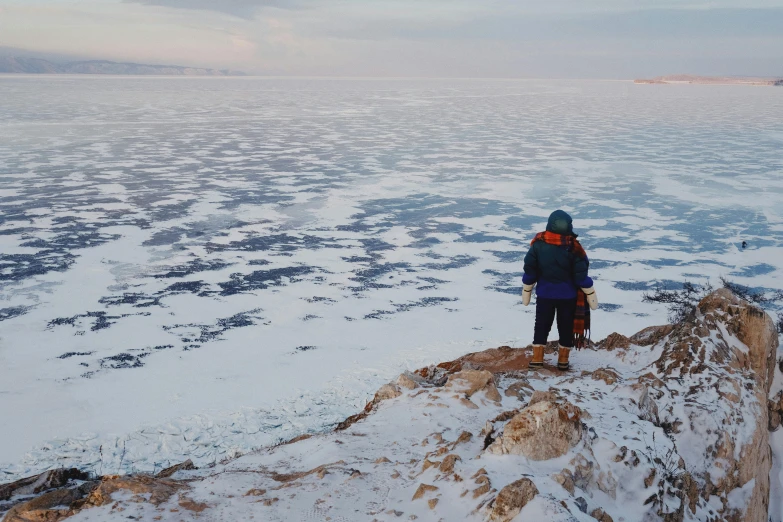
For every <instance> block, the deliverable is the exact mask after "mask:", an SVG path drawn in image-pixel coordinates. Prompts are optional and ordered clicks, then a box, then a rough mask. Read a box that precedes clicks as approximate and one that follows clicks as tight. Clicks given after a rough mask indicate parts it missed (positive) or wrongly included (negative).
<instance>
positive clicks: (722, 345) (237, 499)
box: [0, 290, 783, 522]
mask: <svg viewBox="0 0 783 522" xmlns="http://www.w3.org/2000/svg"><path fill="white" fill-rule="evenodd" d="M777 343H778V336H777V332H776V331H775V328H774V324H773V322H772V320H771V318H770V317H769V316H767V315H766V314H765V313H763V312H762V311H761V310H760V309H758V308H756V307H754V306H752V305H750V304H748V303H746V302H744V301H741V300H739V299H738V298H736V297H735V296H734V295H732V294H731V293H730V292H728V291H725V290H719V291H717V292H715V293H713V294H711V295H710V296H708V297H707V298H706V299H704V300H703V301H702V302H701V303H700V305H699V307H698V311H697V314H696V316H695V317H694V318H693V319H692V320H689V321H688V322H684V323H681V324H677V325H670V326H660V327H651V328H647V329H645V330H643V331H641V332H639V333H637V334H636V335H633V336H630V337H626V336H622V335H620V334H613V335H611V336H609V337H607V339H605V340H604V341H602V342H600V343H597V345H596V346H595V347H594V348H592V349H586V350H582V351H579V352H574V354H573V356H572V364H573V370H572V371H571V372H567V373H563V372H559V371H557V370H554V369H552V368H551V367H545V368H544V369H539V370H528V368H527V361H529V358H530V353H531V351H530V349H529V348H526V349H513V348H508V347H501V348H498V349H493V350H487V351H485V352H480V353H476V354H468V355H466V356H464V357H461V358H460V359H457V360H456V361H450V362H446V363H442V364H440V365H437V366H432V367H429V368H424V369H421V370H418V371H416V372H414V373H405V374H403V375H402V376H400V377H399V378H397V379H395V381H394V383H393V384H392V383H390V384H387V385H384V386H382V387H381V389H379V390H378V393H376V394H375V396H374V398H373V399H372V401H370V402H369V403H368V404H367V406H366V407H365V409H364V411H362V412H361V413H359V414H357V415H355V416H353V417H351V418H349V419H347V420H346V421H345V422H343V423H341V424H340V425H339V426H337V429H336V430H335V431H334V432H331V433H327V434H321V435H313V436H306V437H297V438H296V439H294V440H292V441H290V442H289V443H287V444H281V445H279V446H276V447H273V448H268V449H265V450H262V451H260V452H256V453H254V454H251V455H247V456H245V457H241V458H239V459H237V460H235V461H232V462H229V463H226V464H221V465H215V466H213V467H211V468H207V469H200V470H195V469H191V468H192V466H191V465H189V464H188V463H183V464H182V465H179V466H175V467H173V468H170V470H166V471H164V472H163V474H168V471H171V473H173V475H172V476H171V477H168V478H161V477H150V476H135V477H104V478H103V479H101V480H99V481H86V482H85V481H81V480H76V481H73V480H72V481H71V482H69V484H68V486H67V487H66V488H60V489H54V490H50V491H48V492H44V493H43V495H42V496H39V497H37V498H35V499H33V500H31V501H28V502H26V503H19V504H17V505H16V506H15V507H14V508H13V510H12V512H9V514H8V516H9V517H12V518H10V519H9V518H7V520H10V521H11V522H23V521H24V522H29V521H30V520H54V521H59V520H61V519H64V518H68V517H69V516H71V515H72V514H74V513H76V512H78V511H79V510H82V509H87V508H90V509H92V510H95V513H96V517H97V518H96V519H100V520H107V521H112V520H127V519H129V518H135V519H137V520H138V519H143V520H153V519H156V517H161V519H165V517H166V516H168V514H170V513H176V519H177V520H193V521H195V520H203V519H210V517H212V518H215V519H226V520H228V519H231V520H245V519H249V517H250V516H251V515H252V516H253V517H255V518H256V519H258V518H259V517H260V518H263V519H264V520H269V521H283V520H293V519H308V518H313V517H317V518H323V519H326V518H327V517H328V518H331V519H332V520H376V521H381V520H421V521H424V520H473V521H476V522H478V521H481V522H485V521H487V520H490V521H492V522H498V521H503V522H510V521H512V520H541V521H547V520H552V521H557V522H565V521H569V522H571V521H574V520H585V518H586V517H587V518H589V519H594V520H599V521H601V522H614V521H616V520H624V521H626V522H654V521H663V522H681V521H697V520H698V521H702V520H709V521H710V522H768V521H767V513H768V506H769V493H770V476H769V473H770V465H771V462H770V447H769V431H768V428H769V429H774V428H775V427H777V426H779V424H780V416H781V414H782V413H783V392H782V393H781V394H778V395H776V396H774V397H771V398H770V397H769V391H770V386H771V384H772V381H773V376H774V375H775V372H776V371H780V370H779V369H777V367H776V365H775V364H774V363H775V353H776V350H777ZM780 377H781V376H780V375H778V378H780ZM177 477H179V480H178V479H177ZM183 477H186V478H187V480H183ZM43 483H46V484H49V485H52V484H55V483H54V482H46V481H45V480H43V481H42V479H39V478H32V479H28V482H26V483H25V485H23V487H28V486H30V485H31V484H43ZM19 487H20V486H19V485H17V486H15V487H14V488H15V489H14V488H12V489H10V490H9V489H8V488H7V487H6V488H5V489H3V488H2V487H0V493H2V492H3V491H6V492H8V491H22V490H20V489H19ZM24 491H27V490H24ZM40 491H42V490H38V491H36V492H40ZM14 495H17V497H18V493H11V494H10V496H11V497H13V496H14ZM6 496H9V494H8V493H6ZM14 498H16V497H14ZM0 500H2V498H0ZM23 500H27V499H23ZM775 501H777V502H780V501H781V499H775ZM25 517H27V518H25ZM30 517H38V518H30Z"/></svg>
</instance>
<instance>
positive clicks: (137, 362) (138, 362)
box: [99, 352, 149, 370]
mask: <svg viewBox="0 0 783 522" xmlns="http://www.w3.org/2000/svg"><path fill="white" fill-rule="evenodd" d="M148 355H149V352H144V353H140V354H138V355H132V354H129V353H120V354H117V355H112V356H111V357H104V358H103V359H100V361H99V362H100V365H101V368H104V369H111V370H122V369H126V368H141V367H142V366H144V363H143V362H142V359H143V358H145V357H147V356H148Z"/></svg>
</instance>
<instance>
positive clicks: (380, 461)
mask: <svg viewBox="0 0 783 522" xmlns="http://www.w3.org/2000/svg"><path fill="white" fill-rule="evenodd" d="M388 462H391V461H390V460H389V459H387V458H386V457H380V458H379V459H377V460H376V461H375V463H376V464H386V463H388Z"/></svg>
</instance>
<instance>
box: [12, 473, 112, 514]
mask: <svg viewBox="0 0 783 522" xmlns="http://www.w3.org/2000/svg"><path fill="white" fill-rule="evenodd" d="M96 486H97V482H86V483H84V484H82V485H80V486H78V487H75V488H69V489H68V488H61V489H55V490H53V491H49V492H48V493H44V494H43V495H41V496H39V497H36V498H34V499H32V500H28V501H27V502H23V503H21V504H17V505H15V506H14V507H12V508H11V509H10V510H9V511H8V513H6V515H5V518H4V519H3V521H4V522H39V521H40V522H58V521H60V520H63V519H65V518H68V517H70V516H72V515H74V514H76V513H77V512H78V511H79V507H80V506H77V505H79V504H81V503H83V499H84V498H85V497H86V496H87V495H89V494H90V492H91V491H92V490H93V489H94V488H95V487H96Z"/></svg>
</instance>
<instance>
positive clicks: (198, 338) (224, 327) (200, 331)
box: [163, 308, 263, 350]
mask: <svg viewBox="0 0 783 522" xmlns="http://www.w3.org/2000/svg"><path fill="white" fill-rule="evenodd" d="M259 312H261V309H260V308H256V309H253V310H249V311H247V312H240V313H238V314H235V315H232V316H231V317H226V318H223V319H218V320H217V321H216V323H215V324H209V325H206V324H192V323H191V324H177V325H174V326H164V327H163V329H164V330H166V331H175V330H191V331H194V334H192V335H191V334H188V333H184V334H182V337H181V338H180V340H181V341H182V343H183V344H184V345H186V346H185V349H186V350H187V349H190V348H197V347H198V346H195V345H193V343H194V342H195V343H202V344H203V343H207V342H210V341H214V340H217V339H219V338H220V336H222V335H223V334H224V333H225V332H227V331H229V330H232V329H234V328H244V327H246V326H253V325H255V324H256V323H255V321H254V319H255V320H261V319H263V318H262V317H260V316H259V315H258V313H259Z"/></svg>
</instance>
